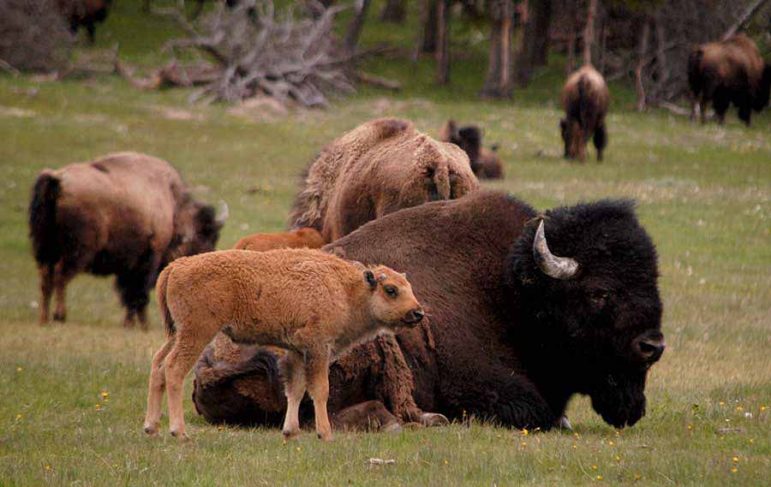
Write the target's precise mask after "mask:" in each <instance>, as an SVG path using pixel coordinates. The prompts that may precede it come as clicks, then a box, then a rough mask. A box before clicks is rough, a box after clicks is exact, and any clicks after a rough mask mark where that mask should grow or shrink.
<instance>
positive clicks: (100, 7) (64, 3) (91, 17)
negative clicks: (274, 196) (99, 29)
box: [56, 0, 112, 44]
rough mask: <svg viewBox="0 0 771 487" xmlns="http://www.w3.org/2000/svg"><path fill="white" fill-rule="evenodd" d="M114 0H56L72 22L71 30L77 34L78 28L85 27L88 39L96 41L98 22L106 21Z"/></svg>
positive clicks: (69, 21)
mask: <svg viewBox="0 0 771 487" xmlns="http://www.w3.org/2000/svg"><path fill="white" fill-rule="evenodd" d="M111 5H112V0H56V6H57V7H58V8H59V11H60V12H61V13H62V15H63V16H64V17H65V18H66V19H67V22H68V23H69V24H70V30H71V31H72V33H73V34H77V32H78V28H80V27H81V26H82V27H85V29H86V32H87V33H88V40H89V42H91V44H93V43H94V40H95V37H94V36H95V34H96V24H97V22H104V20H105V19H106V18H107V12H109V10H110V6H111Z"/></svg>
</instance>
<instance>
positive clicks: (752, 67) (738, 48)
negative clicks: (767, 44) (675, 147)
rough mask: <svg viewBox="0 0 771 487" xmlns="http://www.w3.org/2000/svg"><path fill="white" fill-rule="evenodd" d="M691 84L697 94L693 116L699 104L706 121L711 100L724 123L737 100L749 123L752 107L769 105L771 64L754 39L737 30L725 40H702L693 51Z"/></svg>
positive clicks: (744, 117) (719, 118) (691, 56)
mask: <svg viewBox="0 0 771 487" xmlns="http://www.w3.org/2000/svg"><path fill="white" fill-rule="evenodd" d="M688 85H689V87H690V89H691V95H692V98H693V110H692V112H691V118H693V117H694V116H695V112H696V105H699V107H700V109H701V110H700V111H701V121H702V123H704V122H705V121H706V111H707V105H708V104H709V102H710V101H711V102H712V107H713V108H714V109H715V114H716V115H717V119H718V122H720V123H721V124H722V123H723V121H724V120H725V112H726V111H727V110H728V107H729V106H730V105H731V103H733V104H734V105H735V106H736V107H737V108H738V109H739V118H740V119H741V120H742V121H743V122H744V123H746V124H747V125H748V126H749V125H750V119H751V116H752V110H755V111H758V112H759V111H761V110H763V108H765V107H766V105H768V98H769V86H770V85H771V66H770V65H768V64H766V63H764V62H763V58H762V57H761V56H760V51H758V46H756V45H755V43H754V42H753V41H752V39H750V38H749V37H747V36H746V35H744V34H737V35H735V36H733V37H730V38H728V39H726V40H724V41H720V42H710V43H708V44H702V45H701V46H699V47H697V48H696V49H694V50H693V52H691V55H690V56H689V57H688Z"/></svg>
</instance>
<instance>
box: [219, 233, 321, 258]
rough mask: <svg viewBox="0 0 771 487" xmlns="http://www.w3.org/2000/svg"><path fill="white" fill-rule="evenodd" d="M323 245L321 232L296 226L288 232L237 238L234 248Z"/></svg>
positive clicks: (317, 246) (256, 234)
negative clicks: (295, 228)
mask: <svg viewBox="0 0 771 487" xmlns="http://www.w3.org/2000/svg"><path fill="white" fill-rule="evenodd" d="M323 246H324V239H323V238H322V237H321V234H320V233H319V232H318V231H317V230H316V229H313V228H298V229H297V230H292V231H290V232H279V233H255V234H253V235H249V236H246V237H244V238H242V239H241V240H239V241H238V242H237V243H236V245H235V246H234V247H233V248H234V249H242V250H252V251H256V252H264V251H266V250H273V249H301V248H308V249H320V248H321V247H323Z"/></svg>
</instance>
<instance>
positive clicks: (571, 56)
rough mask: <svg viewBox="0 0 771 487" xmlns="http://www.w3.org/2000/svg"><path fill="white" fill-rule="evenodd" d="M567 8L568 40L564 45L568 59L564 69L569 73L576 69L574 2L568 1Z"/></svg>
mask: <svg viewBox="0 0 771 487" xmlns="http://www.w3.org/2000/svg"><path fill="white" fill-rule="evenodd" d="M568 10H569V11H568V19H569V20H568V22H569V23H568V42H567V46H566V50H567V58H568V59H567V62H566V63H565V71H566V73H567V74H570V73H572V72H573V70H575V69H576V3H575V2H573V1H571V2H569V7H568Z"/></svg>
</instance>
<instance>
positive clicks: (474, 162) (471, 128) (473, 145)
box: [439, 120, 503, 179]
mask: <svg viewBox="0 0 771 487" xmlns="http://www.w3.org/2000/svg"><path fill="white" fill-rule="evenodd" d="M439 140H442V141H443V142H450V143H453V144H455V145H457V146H458V147H460V148H461V149H463V151H464V152H465V153H466V155H467V156H468V158H469V162H470V164H471V171H472V172H473V173H474V175H475V176H476V177H477V178H479V179H503V163H502V162H501V158H500V157H498V154H497V152H496V151H497V147H496V146H493V148H492V149H487V148H486V147H482V130H481V129H480V128H479V127H477V126H476V125H467V126H465V127H458V124H457V123H456V122H455V120H448V121H447V122H445V124H444V125H443V126H442V129H441V130H440V131H439Z"/></svg>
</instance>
